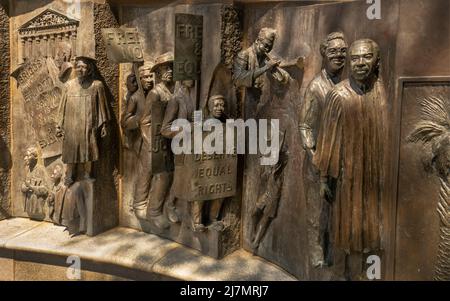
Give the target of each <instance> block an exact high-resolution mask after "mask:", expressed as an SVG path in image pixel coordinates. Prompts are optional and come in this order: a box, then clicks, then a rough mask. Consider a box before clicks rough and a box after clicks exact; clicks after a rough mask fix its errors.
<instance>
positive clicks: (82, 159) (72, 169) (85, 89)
mask: <svg viewBox="0 0 450 301" xmlns="http://www.w3.org/2000/svg"><path fill="white" fill-rule="evenodd" d="M75 70H76V72H77V76H78V77H77V78H75V79H73V80H70V81H68V82H67V83H66V86H65V90H64V95H63V97H62V99H61V103H60V107H59V114H60V115H59V120H58V126H57V133H58V136H63V147H62V161H63V162H64V163H66V164H67V171H66V180H65V184H66V186H70V185H71V184H73V183H74V181H76V180H80V179H82V178H85V179H86V178H90V172H91V166H90V165H91V162H94V161H97V160H98V159H99V150H98V142H97V139H99V137H102V138H104V137H106V135H107V133H108V132H107V123H108V121H109V120H110V114H109V109H108V105H107V103H106V96H105V89H104V86H103V83H102V82H101V81H99V80H96V79H95V78H94V72H95V65H94V60H93V59H91V58H87V57H78V58H77V60H76V65H75ZM77 169H78V171H79V174H78V175H77V174H76V173H77Z"/></svg>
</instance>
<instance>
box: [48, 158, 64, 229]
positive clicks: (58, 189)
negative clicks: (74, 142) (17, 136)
mask: <svg viewBox="0 0 450 301" xmlns="http://www.w3.org/2000/svg"><path fill="white" fill-rule="evenodd" d="M51 179H52V182H53V189H52V190H51V192H50V194H49V196H48V200H47V202H48V206H49V217H50V219H51V220H52V221H53V222H54V223H55V224H57V225H62V210H63V207H64V199H65V196H66V192H67V187H66V186H64V181H63V180H62V179H63V168H62V167H61V165H56V166H55V168H54V169H53V173H52V175H51Z"/></svg>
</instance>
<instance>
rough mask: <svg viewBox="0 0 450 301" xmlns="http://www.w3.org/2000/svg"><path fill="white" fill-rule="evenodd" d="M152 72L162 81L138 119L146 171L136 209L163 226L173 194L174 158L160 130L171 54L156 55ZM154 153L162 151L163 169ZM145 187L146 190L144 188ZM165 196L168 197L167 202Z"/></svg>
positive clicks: (168, 87)
mask: <svg viewBox="0 0 450 301" xmlns="http://www.w3.org/2000/svg"><path fill="white" fill-rule="evenodd" d="M151 72H155V73H156V77H157V79H158V80H160V81H161V82H159V83H158V84H157V85H156V86H155V87H154V88H153V90H151V91H150V92H149V94H148V95H147V97H146V101H145V105H144V106H143V111H142V116H141V117H140V121H139V122H140V124H139V126H140V130H141V134H142V139H143V143H142V152H143V157H142V158H141V160H144V161H143V162H142V163H141V164H143V167H144V168H145V171H143V177H145V179H143V181H145V183H146V185H145V186H146V187H145V189H144V190H145V191H144V190H143V193H144V194H146V195H148V198H147V201H146V205H145V207H142V208H140V209H139V211H140V212H141V214H140V216H141V217H143V218H145V219H148V220H150V221H151V222H153V224H154V225H155V226H156V227H158V228H160V229H164V228H167V227H169V224H168V222H167V219H166V217H165V216H164V205H165V204H166V208H167V209H168V210H175V205H174V202H175V198H174V197H173V196H172V194H170V188H171V185H172V178H173V170H171V168H170V165H171V164H173V159H172V156H171V150H170V146H169V144H168V140H166V139H165V138H161V133H160V131H161V124H162V119H163V118H164V113H165V109H166V106H167V103H168V102H169V101H170V100H171V99H172V97H173V92H174V82H173V54H172V53H166V54H163V55H161V56H159V57H158V58H157V59H156V61H155V65H154V66H153V67H152V69H151ZM155 106H156V107H158V108H160V110H161V113H162V114H161V115H160V116H155V112H154V110H155ZM153 117H158V118H160V119H161V124H158V122H157V120H155V119H156V118H153ZM155 144H158V145H155ZM163 146H164V147H163ZM157 153H162V155H163V158H164V160H165V162H160V163H161V164H162V165H163V167H164V168H165V170H164V171H162V172H157V173H155V172H154V167H155V166H154V163H155V160H154V158H153V157H154V156H156V155H157ZM142 187H144V186H142ZM147 187H148V188H149V190H147ZM166 200H168V201H167V202H166ZM138 216H139V215H138Z"/></svg>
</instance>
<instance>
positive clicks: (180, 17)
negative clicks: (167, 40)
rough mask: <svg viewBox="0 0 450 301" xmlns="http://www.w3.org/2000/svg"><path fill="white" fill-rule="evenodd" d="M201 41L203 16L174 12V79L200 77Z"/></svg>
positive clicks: (197, 78)
mask: <svg viewBox="0 0 450 301" xmlns="http://www.w3.org/2000/svg"><path fill="white" fill-rule="evenodd" d="M202 41H203V16H200V15H189V14H175V62H174V80H175V81H182V80H199V79H200V69H201V60H202V47H203V42H202Z"/></svg>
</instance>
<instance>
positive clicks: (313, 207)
mask: <svg viewBox="0 0 450 301" xmlns="http://www.w3.org/2000/svg"><path fill="white" fill-rule="evenodd" d="M347 48H348V47H347V43H346V42H345V37H344V34H343V33H342V32H333V33H330V34H329V35H328V36H327V37H326V38H325V39H324V40H323V41H322V43H321V45H320V54H321V55H322V58H323V68H322V70H320V72H319V74H317V75H316V77H315V78H314V79H313V80H312V81H311V82H310V83H309V85H308V87H307V88H306V92H305V98H304V101H303V104H302V106H301V108H300V126H299V127H300V135H301V138H302V143H303V148H304V149H305V150H306V151H307V152H306V155H305V159H304V163H303V175H304V178H303V181H304V187H305V195H306V200H307V208H308V217H309V218H308V222H309V229H308V240H309V247H310V258H311V265H312V266H314V267H321V266H327V265H329V263H330V261H331V258H330V257H331V252H330V246H329V244H328V243H327V241H328V240H327V239H326V237H327V235H328V234H329V233H328V232H329V224H328V221H329V214H330V208H329V207H330V206H329V202H328V201H327V200H324V199H323V198H321V197H320V184H319V176H318V175H317V171H316V169H315V168H314V167H313V165H312V155H313V154H314V152H315V150H316V144H317V143H316V141H317V134H318V131H319V126H320V122H321V117H322V111H323V109H324V107H325V97H326V96H327V94H328V92H329V91H330V90H331V89H333V88H334V87H335V86H336V84H338V83H339V82H341V75H342V71H343V70H344V66H345V59H346V56H347Z"/></svg>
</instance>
